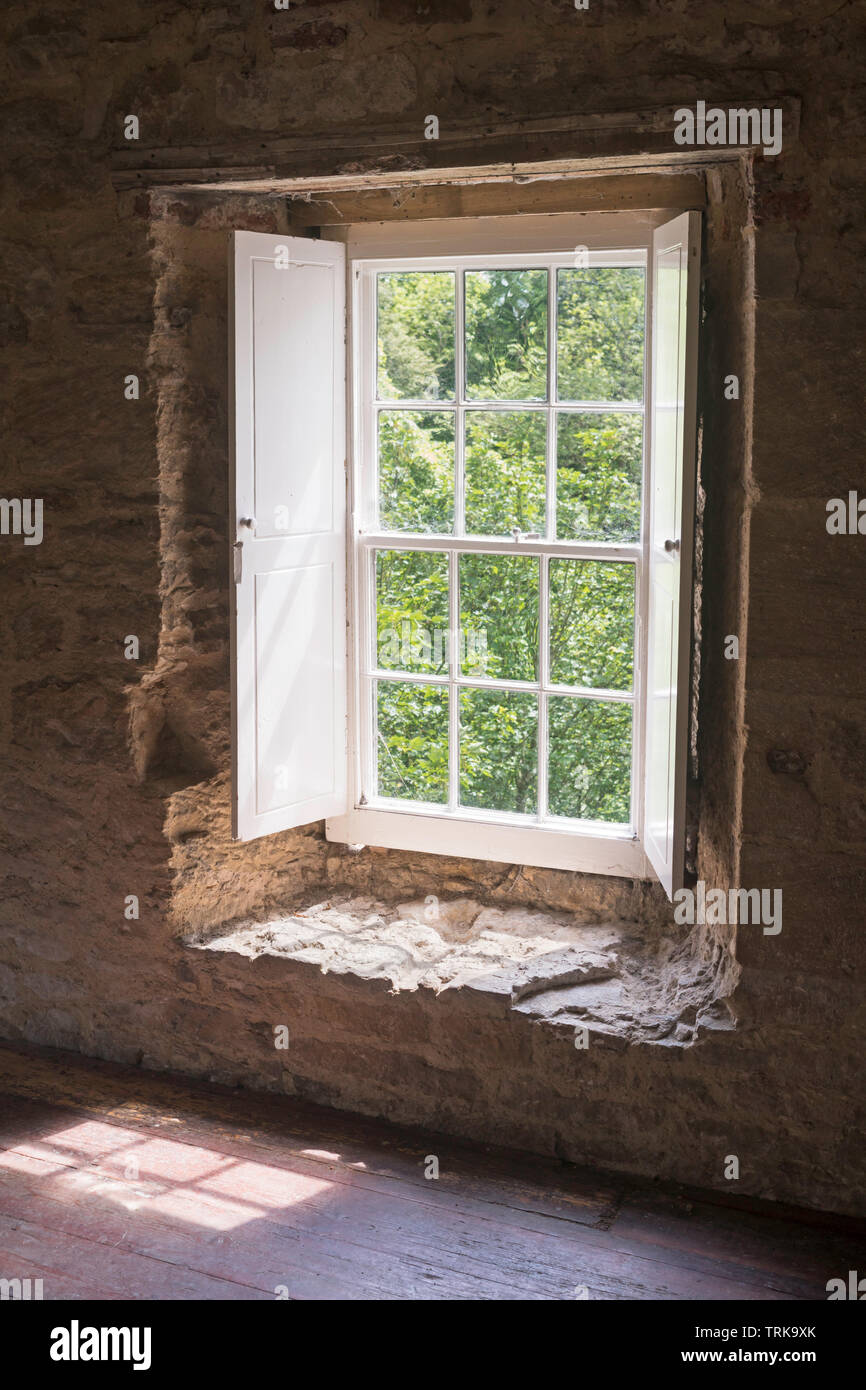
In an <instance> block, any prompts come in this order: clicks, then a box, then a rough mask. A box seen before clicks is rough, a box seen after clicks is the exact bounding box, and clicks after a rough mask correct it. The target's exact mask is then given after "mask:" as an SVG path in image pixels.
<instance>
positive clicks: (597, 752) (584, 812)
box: [547, 695, 632, 824]
mask: <svg viewBox="0 0 866 1390" xmlns="http://www.w3.org/2000/svg"><path fill="white" fill-rule="evenodd" d="M631 724H632V707H631V705H626V704H619V703H616V704H613V703H608V702H606V701H602V700H581V699H576V698H575V699H570V698H569V697H568V696H561V695H556V696H553V695H552V696H551V697H550V699H549V701H548V725H549V731H550V738H549V764H548V793H547V800H548V809H549V811H550V814H551V815H552V816H573V817H574V818H575V819H577V820H601V821H612V822H615V823H618V824H628V822H629V820H630V818H631V816H630V794H631Z"/></svg>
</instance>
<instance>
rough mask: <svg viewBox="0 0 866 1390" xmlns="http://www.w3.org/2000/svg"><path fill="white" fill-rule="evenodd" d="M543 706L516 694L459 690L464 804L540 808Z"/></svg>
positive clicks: (491, 808) (527, 809)
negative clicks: (539, 747) (540, 717)
mask: <svg viewBox="0 0 866 1390" xmlns="http://www.w3.org/2000/svg"><path fill="white" fill-rule="evenodd" d="M537 740H538V702H537V699H536V696H535V695H529V694H525V693H524V692H523V691H514V690H507V691H506V690H462V691H461V692H460V804H461V805H462V806H478V807H481V808H483V809H485V810H489V811H522V812H527V813H531V812H534V811H535V810H536V808H537V797H538V759H537Z"/></svg>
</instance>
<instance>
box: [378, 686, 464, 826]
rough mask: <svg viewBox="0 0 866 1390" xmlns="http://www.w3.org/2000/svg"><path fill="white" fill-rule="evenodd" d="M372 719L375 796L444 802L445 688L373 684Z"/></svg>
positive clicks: (446, 766)
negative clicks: (375, 769) (376, 788)
mask: <svg viewBox="0 0 866 1390" xmlns="http://www.w3.org/2000/svg"><path fill="white" fill-rule="evenodd" d="M376 720H377V729H376V764H377V769H378V770H377V779H378V781H377V785H378V791H379V795H380V796H392V797H398V798H399V799H400V800H401V801H433V802H437V803H439V804H441V803H442V802H447V800H448V689H447V687H445V686H441V685H416V684H415V682H414V681H402V682H399V683H398V682H396V681H377V683H376Z"/></svg>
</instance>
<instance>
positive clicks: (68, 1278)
mask: <svg viewBox="0 0 866 1390" xmlns="http://www.w3.org/2000/svg"><path fill="white" fill-rule="evenodd" d="M428 1154H435V1155H436V1156H437V1157H438V1160H439V1177H438V1179H435V1180H432V1179H427V1178H425V1176H424V1170H425V1158H426V1156H427V1155H428ZM744 1205H745V1206H746V1207H747V1208H748V1207H749V1206H751V1209H740V1208H738V1207H737V1206H734V1205H731V1204H730V1203H729V1202H728V1201H726V1199H725V1198H724V1196H720V1195H711V1194H706V1193H703V1194H695V1193H686V1192H684V1191H682V1190H679V1189H669V1190H666V1191H660V1190H657V1189H653V1188H647V1187H644V1188H641V1187H638V1186H635V1185H632V1184H629V1183H627V1182H624V1181H621V1180H619V1179H611V1178H610V1177H609V1176H595V1175H593V1174H590V1173H587V1172H585V1171H582V1170H575V1169H573V1168H571V1167H569V1166H567V1165H564V1164H559V1163H555V1162H552V1161H546V1160H543V1159H528V1158H526V1157H525V1156H520V1155H514V1154H509V1153H507V1152H504V1151H502V1150H494V1149H482V1148H477V1147H472V1146H469V1145H463V1144H457V1143H454V1142H453V1141H448V1140H445V1139H443V1138H441V1137H438V1136H437V1137H436V1138H430V1136H428V1135H423V1134H421V1135H419V1134H413V1133H412V1132H411V1131H405V1130H397V1129H394V1128H391V1127H390V1126H386V1125H380V1124H377V1123H374V1122H371V1121H364V1120H359V1119H356V1118H353V1117H351V1116H345V1115H341V1114H336V1113H335V1112H333V1111H327V1110H321V1109H318V1108H317V1107H314V1106H310V1105H305V1104H302V1103H298V1102H295V1101H292V1100H289V1099H288V1098H284V1097H264V1096H252V1095H251V1094H250V1093H248V1092H239V1091H231V1090H228V1089H226V1088H210V1087H204V1086H201V1085H196V1084H195V1083H190V1082H186V1081H183V1080H181V1079H179V1078H177V1077H166V1076H161V1075H155V1074H152V1073H148V1072H142V1071H140V1070H137V1069H135V1068H126V1067H118V1066H114V1065H112V1064H108V1063H99V1062H91V1061H86V1060H83V1059H80V1058H77V1057H72V1056H70V1055H69V1054H66V1053H50V1052H47V1051H38V1052H33V1051H25V1050H23V1049H19V1048H12V1047H2V1046H0V1277H5V1278H16V1277H17V1278H28V1277H29V1278H31V1279H39V1278H41V1279H42V1280H43V1291H44V1298H45V1299H86V1298H95V1299H116V1298H135V1299H271V1300H272V1299H274V1298H275V1297H278V1296H279V1297H284V1298H285V1297H288V1298H290V1299H538V1300H546V1299H574V1298H581V1297H589V1298H591V1299H604V1300H621V1299H628V1300H633V1299H672V1300H673V1299H750V1300H765V1299H766V1300H777V1299H821V1300H826V1297H827V1294H826V1288H825V1286H826V1283H827V1280H828V1279H830V1278H834V1277H837V1276H840V1275H841V1276H843V1277H844V1276H846V1274H847V1271H848V1270H849V1269H852V1268H853V1269H857V1268H862V1267H863V1257H864V1240H863V1236H862V1227H861V1228H860V1229H859V1233H858V1229H857V1228H855V1227H854V1226H853V1225H849V1224H848V1223H843V1222H839V1221H837V1222H836V1223H831V1224H829V1225H828V1224H825V1223H823V1222H821V1221H818V1220H817V1219H816V1218H814V1217H809V1216H808V1214H806V1213H802V1214H799V1215H798V1214H796V1213H792V1212H791V1211H790V1210H789V1211H787V1212H785V1213H782V1214H781V1215H780V1214H779V1213H777V1212H776V1211H775V1209H772V1211H768V1210H767V1209H760V1208H757V1209H755V1208H756V1204H744ZM277 1291H279V1292H277Z"/></svg>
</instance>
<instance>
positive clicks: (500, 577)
mask: <svg viewBox="0 0 866 1390" xmlns="http://www.w3.org/2000/svg"><path fill="white" fill-rule="evenodd" d="M460 643H461V651H460V656H461V670H462V672H463V674H464V675H465V676H489V677H490V678H491V679H494V680H495V679H499V680H509V681H531V680H535V679H536V678H537V675H538V559H537V557H536V556H534V555H461V556H460Z"/></svg>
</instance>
